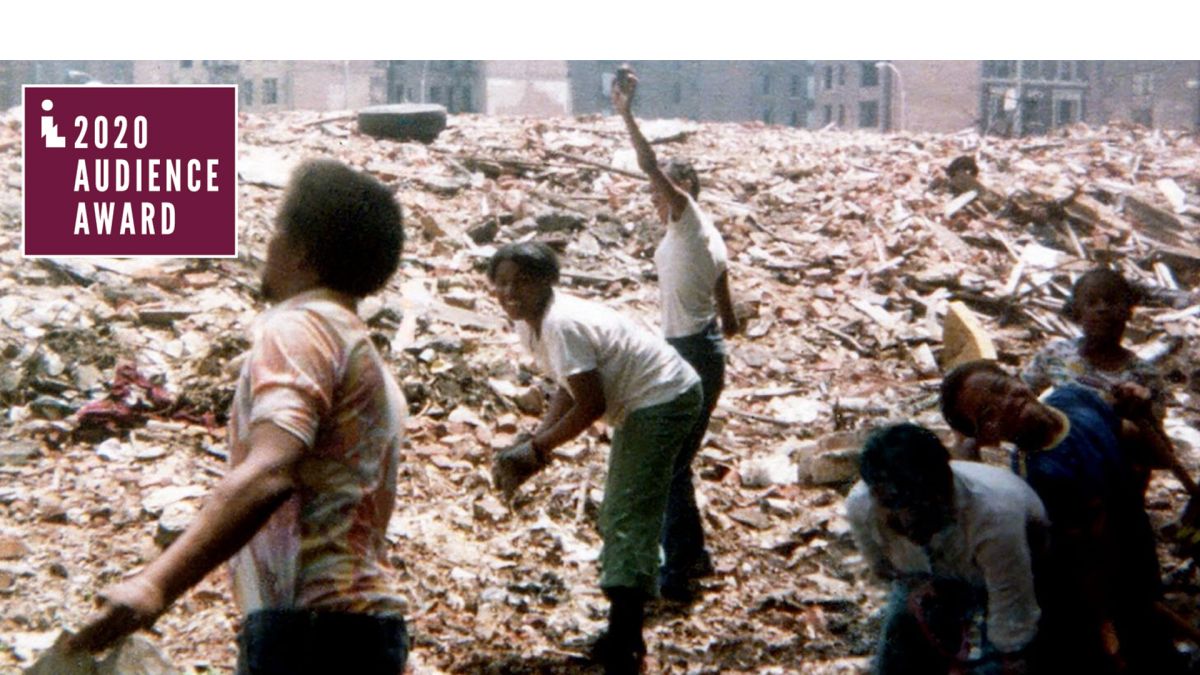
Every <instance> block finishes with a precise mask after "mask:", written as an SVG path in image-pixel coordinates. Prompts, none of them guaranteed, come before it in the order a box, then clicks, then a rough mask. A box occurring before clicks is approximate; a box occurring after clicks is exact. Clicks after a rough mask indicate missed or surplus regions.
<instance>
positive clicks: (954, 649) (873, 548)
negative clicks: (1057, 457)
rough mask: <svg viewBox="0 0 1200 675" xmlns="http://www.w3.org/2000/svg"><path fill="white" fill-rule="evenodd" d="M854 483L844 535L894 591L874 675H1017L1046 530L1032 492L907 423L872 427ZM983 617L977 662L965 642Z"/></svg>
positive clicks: (1033, 611)
mask: <svg viewBox="0 0 1200 675" xmlns="http://www.w3.org/2000/svg"><path fill="white" fill-rule="evenodd" d="M859 470H860V473H861V476H862V480H861V481H859V482H858V484H856V485H855V486H854V488H853V489H852V490H851V491H850V495H849V496H848V497H847V498H846V505H845V508H846V515H847V520H848V521H849V523H850V531H851V534H852V535H853V537H854V541H855V543H856V544H857V545H858V549H859V551H860V552H861V553H862V555H863V558H864V559H865V560H866V561H867V563H868V564H869V565H870V566H871V569H872V571H874V572H875V573H876V574H877V575H878V576H880V577H882V578H883V579H886V580H890V581H892V582H893V588H892V597H891V601H890V602H889V604H888V607H887V609H886V611H885V616H884V621H883V632H882V634H881V636H880V640H879V648H878V650H877V653H876V656H875V669H874V671H875V672H876V673H880V674H881V675H887V674H908V673H921V674H922V675H936V674H938V673H950V672H976V673H978V672H985V671H984V670H983V669H982V667H983V666H985V665H986V666H987V667H991V668H993V670H990V671H986V672H1025V671H1024V670H1021V669H1022V668H1024V667H1026V666H1028V665H1029V663H1030V661H1031V655H1032V654H1033V651H1034V650H1033V647H1034V644H1035V638H1036V637H1037V635H1038V622H1039V619H1040V618H1041V609H1040V607H1039V605H1038V598H1037V593H1036V588H1035V564H1034V563H1035V558H1036V557H1038V556H1040V555H1041V554H1042V553H1043V552H1044V551H1043V549H1044V536H1045V532H1046V528H1047V527H1048V521H1047V519H1046V511H1045V508H1044V507H1043V506H1042V502H1041V500H1040V499H1038V496H1037V495H1036V494H1034V492H1033V490H1032V489H1030V487H1029V486H1028V485H1027V484H1025V482H1024V481H1022V480H1021V479H1020V478H1018V477H1017V476H1014V475H1013V474H1012V473H1011V472H1009V471H1006V470H1004V469H1000V468H997V467H992V466H987V465H984V464H979V463H976V462H960V461H951V460H950V455H949V453H948V452H947V450H946V448H945V447H944V446H943V445H942V442H941V440H939V439H938V437H937V436H935V435H934V434H933V433H932V432H930V431H929V430H928V429H925V428H924V427H920V426H917V425H915V424H896V425H892V426H888V427H884V428H882V429H877V430H875V431H874V432H873V433H872V434H871V435H870V436H869V437H868V438H867V441H866V443H865V444H864V446H863V451H862V455H861V457H860V462H859ZM978 614H983V615H984V625H985V627H986V630H985V631H984V632H985V634H986V638H987V642H986V643H985V644H982V645H980V646H981V647H982V648H983V658H982V660H979V659H975V660H973V661H972V660H969V657H970V654H969V649H966V648H964V647H966V646H969V645H970V642H969V641H968V640H967V639H966V636H967V635H968V633H969V628H970V626H971V624H972V623H973V619H974V617H975V616H976V615H978Z"/></svg>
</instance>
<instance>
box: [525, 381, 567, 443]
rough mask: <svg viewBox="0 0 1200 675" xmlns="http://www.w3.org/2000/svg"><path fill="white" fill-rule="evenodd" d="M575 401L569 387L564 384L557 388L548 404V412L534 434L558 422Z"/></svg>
mask: <svg viewBox="0 0 1200 675" xmlns="http://www.w3.org/2000/svg"><path fill="white" fill-rule="evenodd" d="M574 402H575V399H573V398H571V391H570V390H569V389H567V388H566V387H562V386H560V387H558V388H557V389H555V390H554V393H553V394H551V395H550V403H549V404H548V405H547V406H546V414H545V416H543V417H542V421H541V423H540V424H539V425H538V428H537V430H536V431H534V432H533V435H534V436H536V435H538V434H540V433H542V432H544V431H546V430H547V429H549V428H550V427H552V426H554V425H555V424H557V423H558V421H559V420H561V419H562V417H563V415H566V414H567V411H568V410H570V409H571V404H573V403H574Z"/></svg>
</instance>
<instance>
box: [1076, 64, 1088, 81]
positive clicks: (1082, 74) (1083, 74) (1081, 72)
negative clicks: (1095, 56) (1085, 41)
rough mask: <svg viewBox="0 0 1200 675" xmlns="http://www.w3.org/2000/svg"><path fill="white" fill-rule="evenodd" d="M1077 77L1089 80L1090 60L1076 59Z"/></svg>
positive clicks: (1080, 79)
mask: <svg viewBox="0 0 1200 675" xmlns="http://www.w3.org/2000/svg"><path fill="white" fill-rule="evenodd" d="M1075 79H1077V80H1079V81H1081V82H1087V80H1088V62H1087V61H1076V62H1075Z"/></svg>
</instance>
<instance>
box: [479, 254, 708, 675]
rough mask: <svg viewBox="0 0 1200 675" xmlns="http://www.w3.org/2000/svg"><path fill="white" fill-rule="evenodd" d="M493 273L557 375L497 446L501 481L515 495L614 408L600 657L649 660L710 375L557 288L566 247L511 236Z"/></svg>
mask: <svg viewBox="0 0 1200 675" xmlns="http://www.w3.org/2000/svg"><path fill="white" fill-rule="evenodd" d="M487 274H488V279H489V280H490V281H491V283H492V288H493V290H494V292H495V295H496V299H497V300H498V301H499V303H500V306H501V307H502V308H503V309H504V312H505V314H507V315H508V317H509V318H510V319H512V320H514V321H515V322H516V324H517V332H518V334H519V335H520V337H521V343H522V345H523V346H524V347H525V349H526V350H527V351H528V352H529V353H530V354H531V355H533V357H534V360H535V361H536V362H537V364H538V366H539V367H540V368H541V369H542V370H543V371H544V372H545V373H546V374H548V375H549V376H550V377H551V378H552V379H553V380H554V382H555V383H556V384H557V390H556V391H555V393H554V395H553V396H552V397H551V399H550V404H549V406H548V409H547V411H546V414H545V416H544V418H543V419H542V423H541V425H540V426H539V427H538V429H537V430H536V431H535V432H534V433H533V435H532V437H531V438H529V439H527V440H525V441H523V442H521V443H519V444H518V445H516V446H515V447H513V448H509V449H507V450H504V451H503V452H501V453H500V454H499V455H498V456H497V457H496V459H495V463H494V467H493V477H494V479H495V482H496V486H497V487H498V488H499V489H500V490H502V491H503V492H504V493H505V495H506V496H509V497H511V496H512V495H513V493H514V492H515V491H516V489H517V488H518V487H519V486H520V485H521V483H523V482H524V481H526V480H527V479H529V478H530V477H531V476H532V475H534V474H535V473H537V472H538V471H540V470H542V469H543V468H544V467H545V466H546V465H547V464H548V463H549V462H550V459H551V451H552V450H553V449H554V448H556V447H558V446H559V445H561V444H563V443H566V442H567V441H569V440H571V439H572V438H575V437H576V436H578V435H579V434H581V433H583V431H585V430H586V429H587V428H588V427H590V426H591V425H592V424H593V423H594V422H596V421H597V420H599V419H600V418H601V417H604V418H606V420H607V421H608V423H609V424H610V425H611V426H612V447H611V448H610V450H609V453H608V477H607V479H606V482H605V485H604V503H603V504H601V506H600V517H599V530H600V536H601V538H602V539H603V542H604V545H603V547H602V548H601V550H600V567H601V576H600V587H601V588H602V589H603V591H604V594H605V595H606V596H607V597H608V599H609V601H610V602H611V605H610V607H609V619H608V630H607V632H606V633H605V634H604V635H603V636H601V638H600V639H599V640H597V641H596V643H595V645H594V646H593V648H592V657H593V659H594V660H595V661H597V662H599V663H601V664H603V666H604V669H605V672H607V673H609V674H610V675H627V674H628V673H634V672H637V670H638V669H639V668H640V667H641V663H642V659H643V658H644V657H645V654H646V644H645V642H644V640H643V637H642V630H643V626H644V622H645V611H644V610H645V603H646V601H647V600H648V599H650V598H652V597H654V596H655V595H657V593H658V585H659V577H658V568H659V552H658V549H659V537H660V535H661V533H662V528H663V516H664V513H665V512H666V509H667V495H668V490H669V489H670V484H671V475H672V469H673V467H674V466H675V458H676V457H677V456H678V455H679V453H680V452H683V444H684V442H685V441H686V440H687V438H688V435H689V434H690V433H691V432H692V429H694V428H695V425H696V419H697V417H698V416H699V414H700V406H701V400H702V398H703V397H702V395H701V390H700V377H699V376H698V375H697V374H696V371H695V370H693V369H692V367H691V366H689V365H688V363H687V361H684V360H683V358H682V357H680V356H679V354H678V353H676V352H675V350H673V349H671V347H670V346H669V345H667V343H666V342H664V341H663V340H662V338H660V337H658V336H656V335H653V334H652V333H650V332H649V331H646V330H644V329H643V328H641V327H640V326H638V325H637V324H635V323H634V322H633V321H631V320H629V319H627V318H625V317H623V316H621V315H620V314H617V313H616V312H614V311H612V310H611V309H609V308H607V307H605V306H604V305H600V304H597V303H593V302H589V301H586V300H582V299H579V298H576V297H573V296H570V295H567V294H565V293H560V292H558V291H556V290H555V288H554V284H555V283H556V282H557V281H558V276H559V268H558V258H557V256H555V254H554V251H553V250H551V249H550V247H549V246H547V245H545V244H543V243H540V242H525V243H519V244H509V245H507V246H504V247H503V248H501V249H500V250H498V251H497V252H496V253H495V255H493V256H492V259H491V261H490V263H489V265H488V271H487Z"/></svg>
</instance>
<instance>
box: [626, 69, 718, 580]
mask: <svg viewBox="0 0 1200 675" xmlns="http://www.w3.org/2000/svg"><path fill="white" fill-rule="evenodd" d="M636 92H637V77H635V76H634V74H633V73H632V72H631V71H630V70H629V69H628V68H622V69H621V71H620V72H619V74H618V78H617V79H616V80H615V81H614V82H613V87H612V100H613V107H614V108H616V110H617V112H618V113H619V114H620V115H621V118H622V119H624V120H625V127H626V128H627V129H628V131H629V136H630V139H631V140H632V141H633V147H634V150H635V151H636V152H637V159H638V166H639V167H641V169H642V171H643V172H645V174H646V176H647V177H648V178H649V179H650V195H651V198H652V200H653V202H654V208H655V210H656V211H657V212H658V216H659V220H661V221H662V224H663V225H664V226H665V227H666V231H665V232H664V234H663V238H662V241H661V242H660V243H659V245H658V248H657V249H656V250H655V252H654V266H655V268H656V269H657V271H658V283H659V295H660V300H661V305H662V330H663V334H664V335H665V336H666V338H667V342H669V343H671V346H673V347H675V349H676V350H677V351H678V352H679V354H680V355H681V356H683V358H685V359H687V362H688V363H690V364H691V365H692V367H693V368H695V369H696V372H697V373H699V375H700V380H701V383H702V386H703V388H704V408H703V410H702V411H701V414H700V419H699V420H697V422H696V428H695V429H694V430H693V431H692V434H691V436H690V437H689V438H688V442H687V444H686V446H685V447H684V452H682V453H680V455H679V456H678V457H677V458H676V460H675V462H676V463H675V474H674V477H673V478H672V481H671V496H670V501H669V502H668V506H667V519H666V522H665V524H664V527H663V535H662V545H663V550H664V552H665V553H666V561H665V562H664V564H663V569H662V572H661V577H662V579H661V582H662V595H663V597H665V598H668V599H671V600H675V601H678V602H684V603H687V602H690V601H691V600H693V598H694V593H693V590H692V586H693V581H694V580H695V579H698V578H700V577H703V576H707V575H709V574H711V573H712V572H713V564H712V558H711V554H710V553H709V552H708V550H707V549H706V548H705V544H704V529H703V526H702V524H701V519H700V511H699V509H698V508H697V506H696V494H695V487H694V485H693V482H692V461H693V460H694V459H695V457H696V454H697V453H698V452H699V451H700V446H701V444H702V443H703V442H704V435H705V433H706V432H707V431H708V422H709V418H710V417H711V415H712V411H713V409H714V408H716V405H717V399H718V398H719V397H720V395H721V389H722V388H723V387H724V384H725V351H726V350H725V341H724V339H723V338H722V334H724V336H725V337H731V336H733V335H735V334H737V333H738V331H739V330H740V324H739V321H738V317H737V315H736V314H735V313H734V310H733V300H732V299H731V297H730V292H729V265H728V260H727V257H728V256H727V252H726V250H725V240H724V239H723V238H722V237H721V233H720V232H719V231H718V230H717V228H716V227H714V226H713V223H712V218H710V217H709V216H708V214H707V213H705V212H704V211H703V210H702V209H701V208H700V206H699V204H698V203H697V201H698V200H699V198H700V178H699V177H698V176H697V175H696V170H695V168H693V167H692V165H691V164H690V163H688V162H685V161H680V160H672V161H670V162H667V163H666V165H665V166H659V162H658V158H657V157H656V156H655V154H654V148H653V147H652V146H651V145H650V143H649V142H647V141H646V138H645V136H643V135H642V131H641V129H639V128H638V124H637V120H636V119H635V118H634V116H633V112H632V110H631V108H632V105H633V98H634V95H635V93H636ZM718 319H719V322H720V330H718V328H717V326H718Z"/></svg>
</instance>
